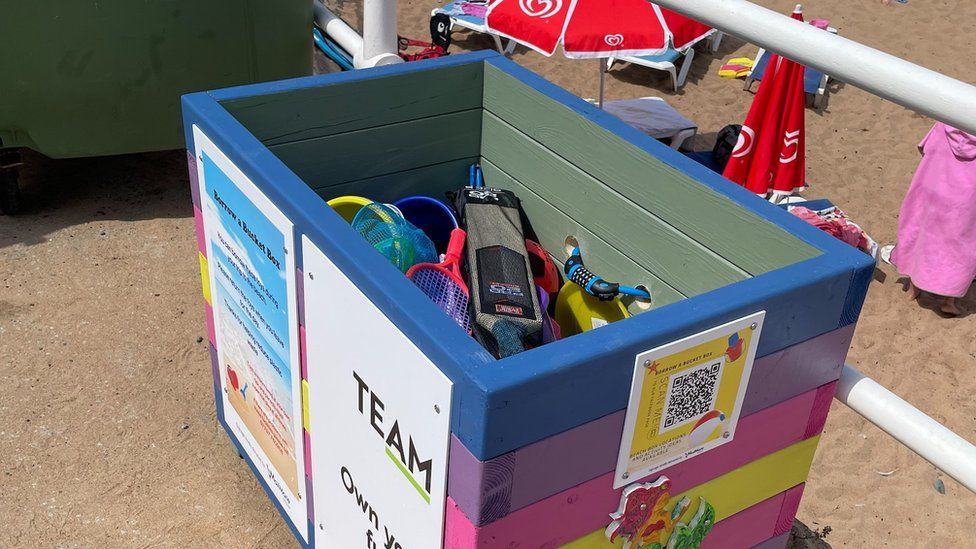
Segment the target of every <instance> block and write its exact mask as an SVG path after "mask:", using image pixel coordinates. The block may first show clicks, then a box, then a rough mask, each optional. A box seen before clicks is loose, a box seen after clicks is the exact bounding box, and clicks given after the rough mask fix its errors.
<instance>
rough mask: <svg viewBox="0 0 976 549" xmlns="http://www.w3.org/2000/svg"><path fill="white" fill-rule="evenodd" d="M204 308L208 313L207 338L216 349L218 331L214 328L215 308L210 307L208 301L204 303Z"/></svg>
mask: <svg viewBox="0 0 976 549" xmlns="http://www.w3.org/2000/svg"><path fill="white" fill-rule="evenodd" d="M203 306H204V307H205V308H206V311H207V337H208V338H209V339H210V343H211V344H212V345H213V346H214V347H216V346H217V330H216V328H215V327H214V311H213V307H211V306H210V304H209V303H207V302H206V301H204V302H203Z"/></svg>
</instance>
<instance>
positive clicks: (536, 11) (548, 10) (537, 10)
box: [519, 0, 563, 19]
mask: <svg viewBox="0 0 976 549" xmlns="http://www.w3.org/2000/svg"><path fill="white" fill-rule="evenodd" d="M519 7H520V8H522V13H524V14H525V15H528V16H529V17H539V18H542V19H546V18H549V17H552V16H553V15H556V14H557V13H559V10H561V9H563V0H519Z"/></svg>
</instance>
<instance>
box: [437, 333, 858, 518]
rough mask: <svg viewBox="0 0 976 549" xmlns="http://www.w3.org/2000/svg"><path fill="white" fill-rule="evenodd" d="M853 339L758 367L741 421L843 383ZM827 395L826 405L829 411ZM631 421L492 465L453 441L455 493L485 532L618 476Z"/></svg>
mask: <svg viewBox="0 0 976 549" xmlns="http://www.w3.org/2000/svg"><path fill="white" fill-rule="evenodd" d="M853 334H854V327H853V326H849V327H845V328H841V329H838V330H834V331H833V332H829V333H827V334H824V335H821V336H819V337H816V338H813V339H810V340H807V341H805V342H803V343H799V344H797V345H794V346H792V347H788V348H786V349H783V350H782V351H779V352H776V353H773V354H771V355H768V356H765V357H763V358H760V359H758V360H756V363H755V365H754V366H753V372H752V378H751V380H750V383H749V388H748V389H747V390H746V397H745V401H744V403H743V411H742V418H743V419H742V420H740V421H744V420H745V418H747V417H749V416H750V415H752V414H754V413H755V412H758V411H761V410H764V409H767V408H770V407H771V406H773V405H775V404H777V403H782V402H784V401H787V400H789V399H791V398H794V397H796V396H798V395H801V394H804V393H806V392H809V391H811V390H813V389H815V388H817V387H821V386H824V385H825V384H830V383H831V382H833V381H836V380H837V379H838V378H839V377H840V369H841V367H842V366H843V364H844V359H845V358H846V357H847V350H848V349H849V348H850V342H851V338H852V337H853ZM832 386H833V385H831V387H832ZM832 391H833V389H830V392H829V395H830V397H832V396H833V392H832ZM826 394H828V393H825V394H824V395H821V397H820V398H821V399H824V398H826V406H827V407H828V408H829V405H830V397H827V396H826ZM624 415H625V411H624V410H621V411H619V412H615V413H613V414H609V415H606V416H604V417H602V418H600V419H597V420H595V421H591V422H589V423H586V424H583V425H581V426H579V427H576V428H573V429H570V430H568V431H563V432H562V433H559V434H557V435H553V436H551V437H548V438H546V439H543V440H541V441H539V442H536V443H533V444H530V445H528V446H523V447H522V448H519V449H518V450H514V451H512V452H509V453H507V454H502V455H501V456H498V457H496V458H493V459H490V460H488V461H484V462H482V461H479V460H478V459H477V458H476V457H475V456H474V455H473V454H472V453H471V452H470V451H468V449H467V448H465V447H464V444H463V443H461V441H460V440H459V439H457V438H456V437H454V436H452V437H451V456H450V464H449V471H448V479H449V482H448V493H449V494H450V496H451V497H452V498H453V499H454V501H455V502H457V504H458V506H459V507H460V508H461V509H462V510H463V511H464V513H465V514H466V515H467V516H468V517H469V518H470V519H471V520H472V522H474V523H475V524H477V525H480V524H487V523H488V522H491V521H492V520H496V519H497V518H499V517H502V516H505V515H506V514H508V513H509V512H511V511H514V510H516V509H520V508H522V507H525V506H526V505H529V504H531V503H534V502H536V501H539V500H541V499H543V498H546V497H549V496H551V495H552V494H555V493H558V492H561V491H562V490H565V489H566V488H568V487H571V486H575V485H577V484H580V483H582V482H585V481H587V480H590V479H592V478H595V477H597V476H600V475H602V474H604V473H606V472H608V471H612V470H613V469H614V468H615V467H616V462H617V449H618V447H619V446H620V434H621V432H622V431H623V424H624ZM822 415H823V417H820V415H818V414H811V415H810V416H808V417H807V418H805V419H804V421H807V420H808V419H809V420H811V422H810V423H809V424H803V425H799V426H797V427H799V428H801V429H802V428H806V430H807V431H808V432H809V433H810V434H808V435H807V437H805V438H808V437H809V436H813V434H815V433H814V432H813V431H815V432H816V433H819V432H820V431H821V430H822V429H823V422H824V421H826V410H824V412H823V414H822Z"/></svg>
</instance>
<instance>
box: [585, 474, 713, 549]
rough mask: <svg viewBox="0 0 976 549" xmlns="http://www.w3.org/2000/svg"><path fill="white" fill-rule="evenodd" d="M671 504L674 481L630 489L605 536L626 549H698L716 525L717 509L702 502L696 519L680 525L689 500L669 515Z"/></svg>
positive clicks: (664, 481)
mask: <svg viewBox="0 0 976 549" xmlns="http://www.w3.org/2000/svg"><path fill="white" fill-rule="evenodd" d="M670 500H671V481H670V479H668V478H667V477H665V476H661V477H658V479H657V480H655V481H654V482H647V483H643V484H633V485H631V486H628V487H627V488H625V489H624V492H623V494H621V496H620V506H619V507H618V508H617V510H616V511H615V512H613V513H611V514H610V518H611V519H612V522H611V523H610V525H609V526H607V529H606V531H605V532H604V534H605V536H606V537H607V539H608V540H610V541H611V542H613V541H614V540H616V538H617V537H620V538H621V539H623V540H624V542H623V549H698V547H700V546H701V542H702V540H703V539H704V538H705V536H706V535H707V534H708V532H709V530H711V528H712V525H713V524H714V523H715V509H714V508H713V507H712V506H711V505H709V504H708V502H706V501H705V500H704V499H702V498H699V504H698V510H697V512H696V513H695V516H694V517H693V518H692V519H691V521H690V522H689V524H684V523H682V522H680V521H681V518H682V517H683V516H684V514H685V511H687V510H688V506H689V504H690V501H689V499H688V498H687V497H683V498H681V499H680V500H679V501H677V502H676V503H675V504H674V507H672V508H671V511H670V512H669V511H668V510H667V506H668V503H669V502H670ZM665 544H666V545H665Z"/></svg>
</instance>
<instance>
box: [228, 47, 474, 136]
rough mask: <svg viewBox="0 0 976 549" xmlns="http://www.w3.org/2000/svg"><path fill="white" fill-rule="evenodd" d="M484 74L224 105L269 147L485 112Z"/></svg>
mask: <svg viewBox="0 0 976 549" xmlns="http://www.w3.org/2000/svg"><path fill="white" fill-rule="evenodd" d="M482 75H483V71H482V68H481V65H478V64H475V63H469V64H465V65H460V66H455V67H445V68H442V69H438V70H436V71H429V72H422V73H409V74H401V75H396V76H391V77H388V78H381V79H370V80H360V81H356V82H350V83H348V84H330V85H327V86H320V87H316V88H306V89H302V90H298V91H293V92H288V93H280V94H272V95H262V96H260V97H248V98H244V99H237V100H229V101H223V102H221V105H222V106H223V107H224V108H226V109H227V110H228V112H230V113H231V115H233V116H234V117H235V118H236V119H237V120H238V121H240V122H241V124H243V125H244V126H246V127H247V128H248V129H249V130H250V131H251V132H252V133H253V134H254V135H255V137H257V138H258V139H260V140H261V141H262V142H263V143H264V144H266V145H277V144H281V143H288V142H292V141H296V140H300V139H309V138H314V137H322V136H327V135H335V134H338V133H343V132H349V131H354V130H361V129H364V128H373V127H377V126H383V125H385V124H396V123H399V122H405V121H409V120H416V119H419V118H428V117H431V116H436V115H442V114H449V113H453V112H459V111H466V110H470V109H480V108H481V92H482V88H483V83H482Z"/></svg>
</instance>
